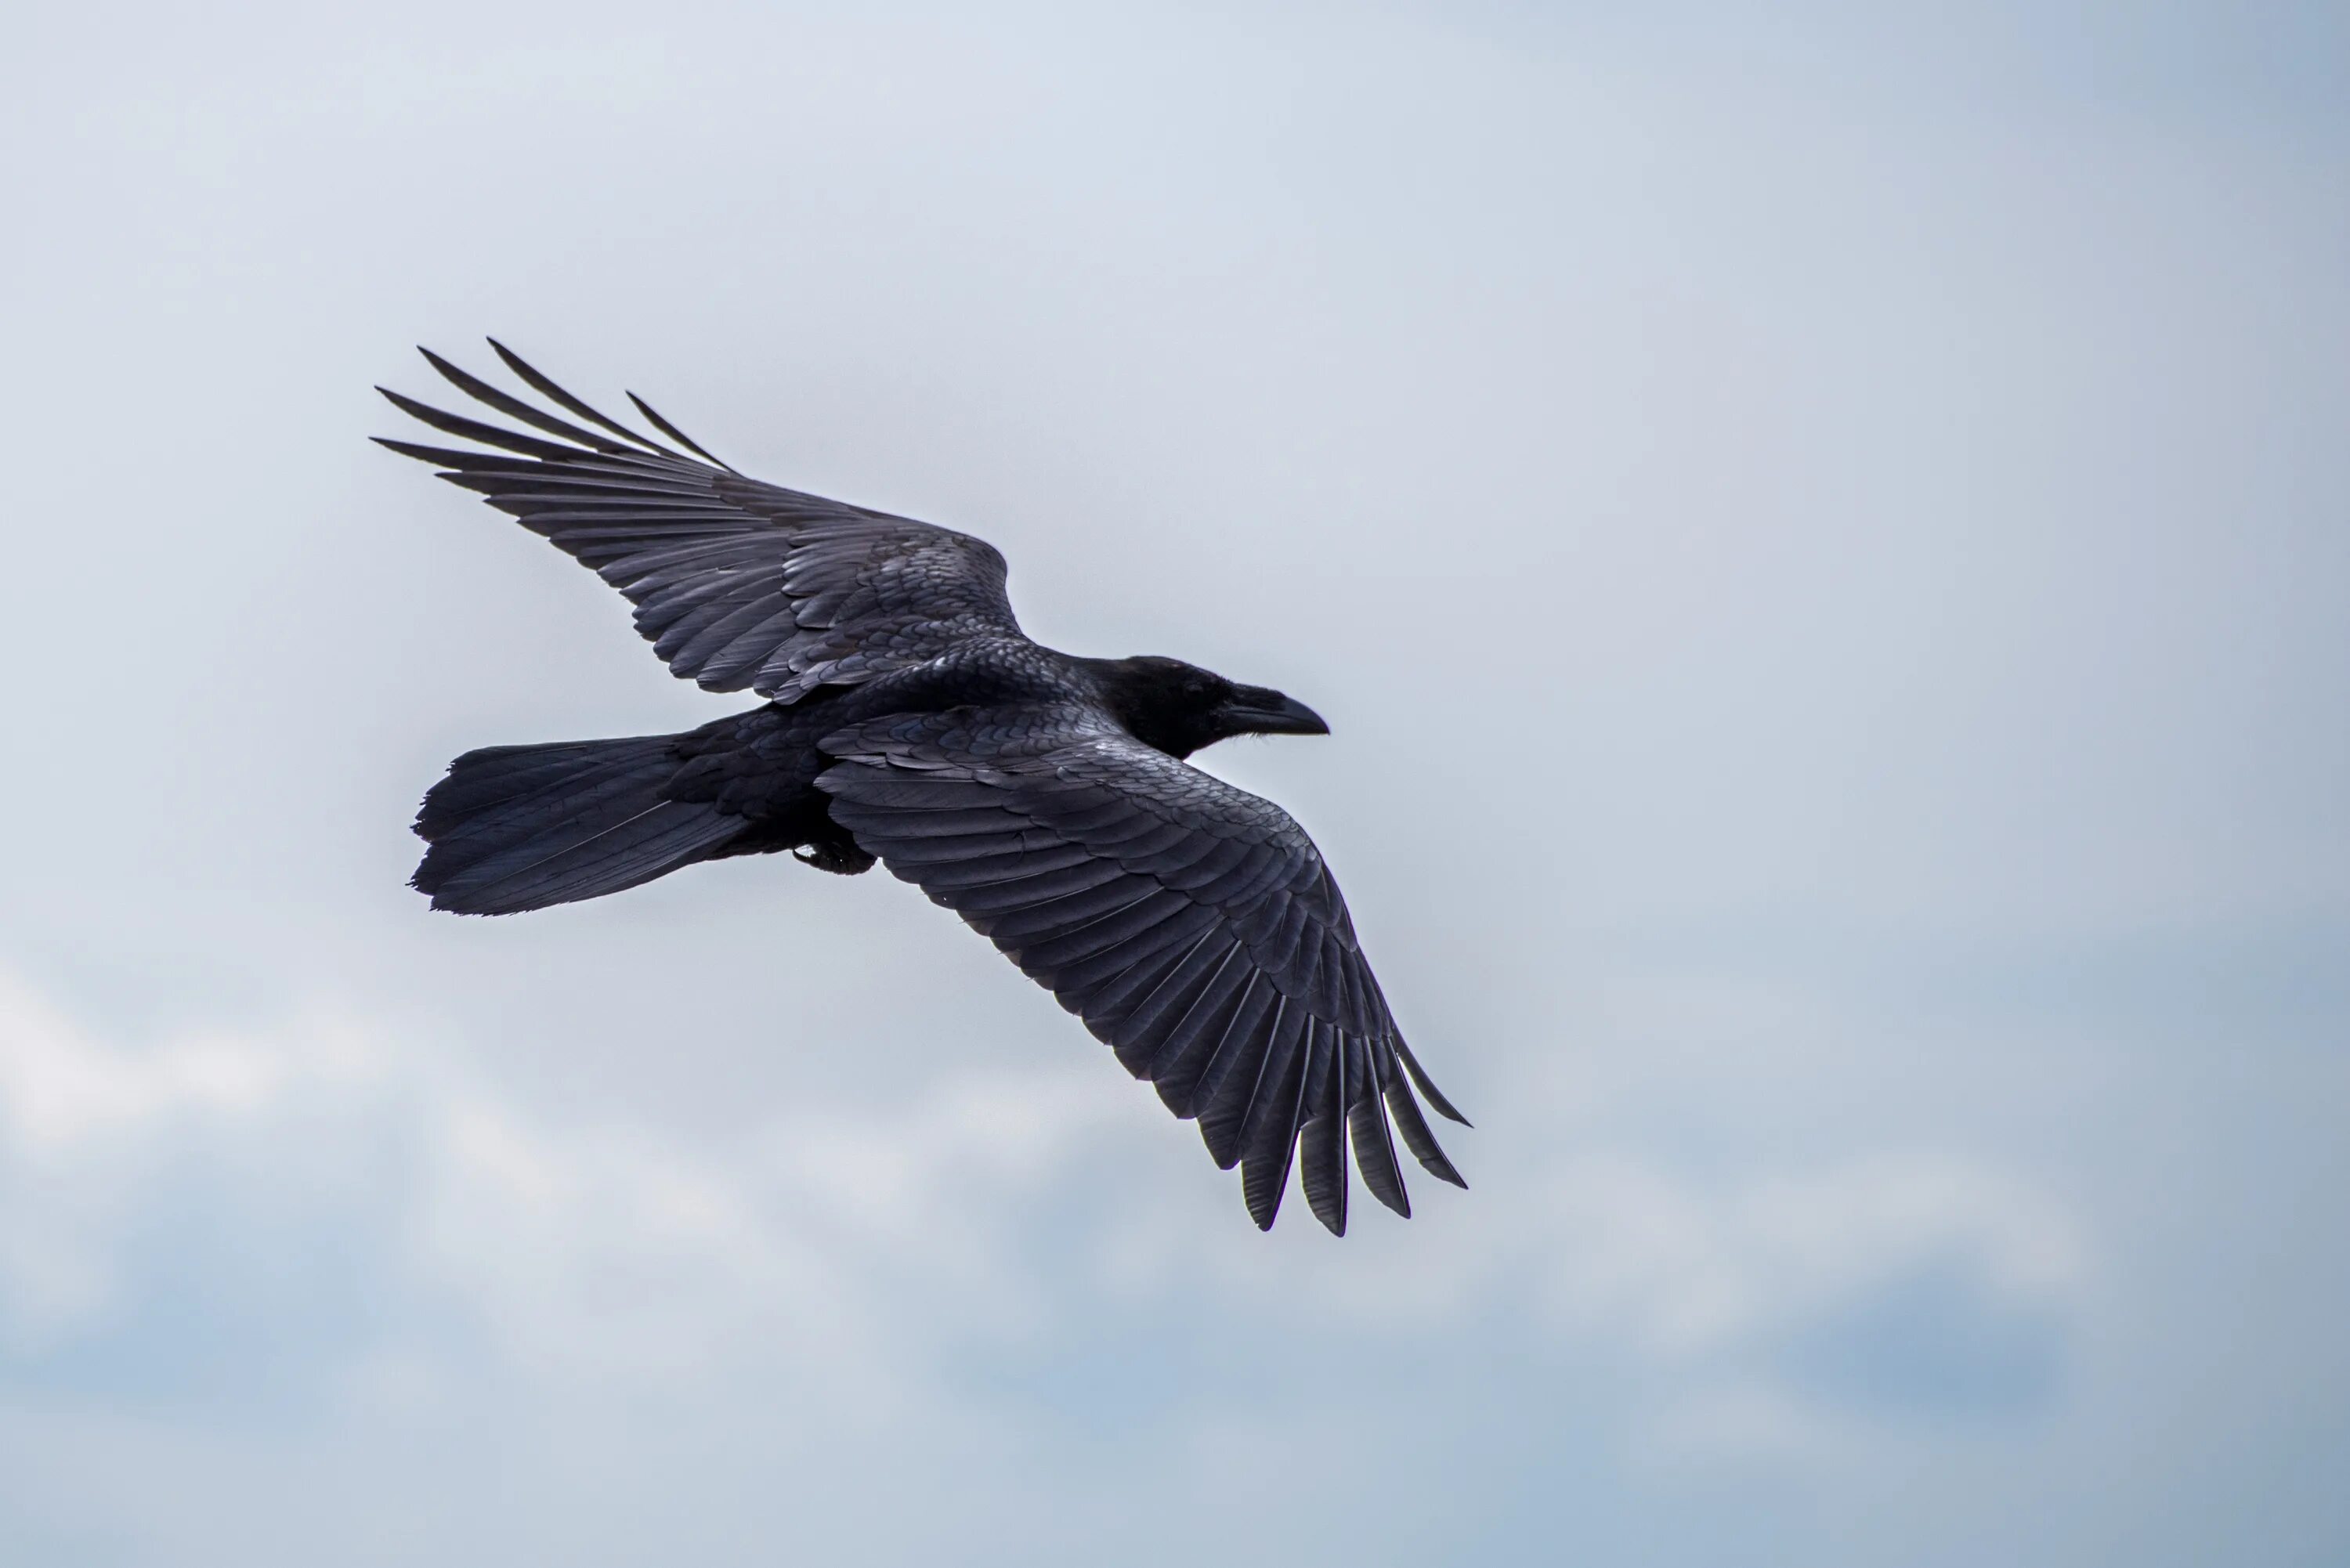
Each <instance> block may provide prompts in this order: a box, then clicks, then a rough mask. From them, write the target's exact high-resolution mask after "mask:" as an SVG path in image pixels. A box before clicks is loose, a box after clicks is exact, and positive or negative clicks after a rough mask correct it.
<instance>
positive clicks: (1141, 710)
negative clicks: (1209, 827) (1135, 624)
mask: <svg viewBox="0 0 2350 1568" xmlns="http://www.w3.org/2000/svg"><path fill="white" fill-rule="evenodd" d="M1086 662H1087V664H1089V665H1091V666H1092V667H1093V670H1094V671H1095V673H1096V674H1097V675H1098V676H1099V677H1100V678H1101V682H1102V691H1103V695H1104V696H1105V698H1106V699H1107V701H1108V703H1109V707H1110V711H1112V712H1114V713H1116V714H1117V715H1118V722H1120V723H1122V724H1124V725H1125V726H1126V728H1127V732H1128V733H1129V734H1131V735H1133V736H1134V738H1135V739H1136V740H1138V741H1140V742H1142V743H1143V744H1145V745H1147V746H1151V747H1155V748H1156V749H1158V750H1159V751H1162V752H1165V753H1167V754H1168V755H1169V756H1171V757H1188V756H1190V755H1191V753H1193V752H1196V751H1198V750H1200V749H1201V747H1202V746H1212V745H1214V744H1215V743H1216V742H1218V741H1223V740H1229V739H1231V738H1232V736H1234V735H1326V734H1328V733H1329V732H1330V726H1329V725H1328V724H1326V723H1325V722H1323V720H1322V715H1321V714H1319V713H1316V712H1315V711H1314V710H1313V709H1311V708H1308V707H1307V706H1306V705H1305V703H1303V702H1300V701H1297V700H1296V699H1295V698H1294V697H1288V696H1284V694H1282V693H1281V692H1279V691H1274V689H1273V688H1271V687H1270V686H1243V685H1241V684H1240V683H1239V682H1238V681H1233V680H1225V679H1224V678H1223V677H1222V676H1221V675H1219V674H1217V673H1216V672H1215V671H1214V670H1202V669H1201V668H1200V667H1199V666H1198V665H1196V664H1186V663H1184V662H1183V661H1182V660H1181V659H1161V658H1159V657H1158V656H1157V655H1155V654H1139V655H1137V656H1136V657H1134V658H1132V659H1088V660H1087V661H1086Z"/></svg>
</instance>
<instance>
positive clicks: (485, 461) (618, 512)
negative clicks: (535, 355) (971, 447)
mask: <svg viewBox="0 0 2350 1568" xmlns="http://www.w3.org/2000/svg"><path fill="white" fill-rule="evenodd" d="M491 347H493V348H496V349H497V351H498V354H499V356H500V358H503V359H504V361H505V363H506V365H507V367H508V368H509V369H512V370H513V371H514V373H515V375H516V376H517V377H519V378H520V379H522V380H523V381H525V383H527V384H528V385H529V386H530V387H531V388H532V389H534V390H535V391H536V392H537V393H538V394H539V395H540V396H541V397H543V398H545V399H546V400H547V401H549V402H551V403H553V404H555V405H556V406H557V407H558V408H561V409H563V410H565V411H566V412H567V414H569V415H571V416H572V417H571V418H563V417H559V416H557V415H555V414H551V413H549V412H547V411H546V410H545V409H543V408H540V407H537V406H536V405H535V404H532V403H529V402H526V401H525V400H522V399H520V398H517V397H514V396H512V395H511V394H509V393H506V392H504V391H501V390H499V389H497V388H495V387H493V386H491V385H490V384H489V383H488V382H486V381H484V380H482V379H479V378H478V377H475V376H473V375H471V374H469V373H468V372H466V371H464V370H462V369H458V368H457V367H456V366H454V365H452V364H451V363H450V362H449V361H447V360H446V359H443V358H441V357H440V356H439V355H437V354H434V353H432V351H431V350H430V349H427V350H425V352H424V357H425V358H426V359H428V360H429V361H431V363H432V368H433V369H435V370H438V371H439V372H440V373H441V374H442V376H443V377H444V378H446V379H448V380H449V381H450V382H451V383H452V384H453V385H454V386H455V387H457V388H458V389H460V390H461V391H463V392H464V393H465V394H466V395H467V396H468V397H470V398H473V400H475V401H477V402H480V403H482V404H484V406H486V407H488V408H491V409H494V410H496V411H498V412H499V413H501V414H504V415H505V416H506V417H507V418H509V419H512V420H515V421H519V422H520V423H522V424H525V425H527V426H529V427H531V428H532V429H533V430H536V431H543V432H545V433H544V435H530V434H525V433H524V432H523V431H515V430H511V429H508V428H505V427H504V426H501V425H494V424H491V423H488V422H486V421H482V420H476V419H470V418H467V417H466V416H464V415H462V414H452V413H450V412H448V411H446V410H442V409H436V408H433V407H432V406H430V405H429V404H425V403H421V402H418V401H417V400H415V399H413V398H406V397H402V396H401V395H400V394H399V393H398V392H391V391H386V392H384V394H383V395H384V396H385V397H387V398H389V399H390V400H391V401H392V402H393V403H394V404H395V405H396V406H398V407H399V408H400V410H401V411H402V412H404V413H407V414H410V415H411V416H413V417H414V418H416V419H417V420H420V421H422V422H423V423H425V424H427V425H430V426H432V428H433V429H434V430H437V431H442V432H443V433H445V434H448V435H453V436H456V437H458V438H460V439H461V440H464V441H476V442H479V443H480V444H481V445H483V446H485V447H489V448H493V449H494V450H492V451H489V452H467V451H463V450H459V449H455V448H451V447H438V446H425V445H420V444H418V443H416V442H413V441H390V440H387V439H385V438H383V437H381V436H379V437H377V438H376V439H377V440H378V441H381V442H382V444H383V445H385V446H388V447H390V449H391V450H392V451H394V452H401V453H404V454H405V455H407V456H410V457H414V458H421V459H422V460H423V461H425V462H431V463H433V464H435V465H437V466H438V467H440V468H441V470H442V475H441V476H442V478H443V479H446V480H449V481H451V482H452V483H456V484H461V485H463V486H464V487H465V488H466V489H468V490H474V491H479V492H480V493H482V494H483V495H484V496H485V497H486V498H487V499H488V501H489V503H490V504H491V505H493V506H494V507H496V508H497V509H498V510H500V511H501V512H505V513H509V514H512V515H514V516H515V517H516V518H518V519H520V520H521V523H522V524H523V526H524V527H525V528H528V529H530V530H531V531H532V532H533V533H536V534H539V535H544V536H546V538H547V539H548V540H550V541H552V542H553V543H554V545H556V548H558V549H560V550H562V551H564V552H565V553H566V554H567V555H569V556H573V557H575V558H576V559H577V560H578V561H579V562H581V563H582V564H583V565H585V566H590V567H593V568H594V569H595V571H596V572H597V574H598V576H601V577H603V579H604V580H605V581H606V582H608V583H609V584H611V585H612V586H613V587H616V588H618V589H619V590H620V592H621V593H623V594H625V595H626V596H628V597H629V601H630V602H631V603H633V604H634V605H635V606H636V607H637V615H636V619H637V629H638V630H639V632H641V633H643V634H644V636H645V637H646V638H647V639H649V640H650V641H651V643H652V644H653V651H654V652H655V653H657V654H659V655H660V657H661V659H663V660H664V661H665V662H666V663H667V664H668V665H669V667H670V669H671V670H673V671H675V672H676V673H677V674H679V675H681V676H682V677H684V678H685V679H687V680H693V681H698V682H699V683H700V684H701V685H702V686H703V687H704V688H706V689H707V690H709V691H742V690H743V689H744V688H745V687H747V688H749V689H750V690H752V691H757V692H759V693H760V694H761V695H763V696H766V697H772V698H774V699H775V700H776V701H779V702H790V701H794V700H795V699H797V698H798V697H800V696H801V695H802V694H804V693H806V692H807V691H812V690H814V689H815V688H816V687H817V686H821V685H825V684H827V683H830V684H833V685H840V686H850V685H855V684H857V683H858V682H860V681H864V680H872V679H873V678H875V677H876V676H879V675H884V674H887V673H888V672H889V671H890V670H899V669H903V668H905V667H907V666H909V665H913V664H920V663H922V662H924V661H925V660H927V659H934V658H936V657H937V656H938V655H939V654H941V653H942V652H945V651H946V650H947V649H950V648H951V647H953V646H954V645H955V644H956V643H958V642H960V641H962V640H963V639H967V638H972V637H1005V636H1010V637H1018V636H1020V635H1021V632H1020V626H1019V623H1018V622H1017V621H1015V620H1014V618H1013V615H1012V604H1011V601H1010V599H1009V598H1007V597H1005V594H1004V568H1003V556H1000V555H998V554H997V553H996V551H995V547H994V546H993V545H990V544H988V543H987V542H986V541H985V540H983V539H974V538H972V536H971V535H968V534H959V533H957V532H955V531H954V530H953V529H951V528H941V527H937V526H935V525H933V524H928V523H918V522H915V521H914V520H913V519H911V518H910V517H892V516H890V515H889V514H888V513H885V512H873V511H868V509H866V508H865V507H862V506H852V505H849V504H847V503H845V502H839V501H827V500H826V499H825V498H824V497H823V496H821V495H808V494H804V493H801V492H799V491H796V490H785V489H784V488H783V487H782V486H780V485H775V484H767V483H762V482H761V481H759V480H755V479H747V478H745V477H743V475H742V474H740V473H737V472H734V471H733V469H731V468H729V467H727V466H726V465H725V464H723V463H722V462H718V460H717V459H715V458H712V457H711V456H710V455H709V453H707V452H703V451H702V448H701V447H699V446H697V445H695V444H694V443H693V442H692V441H691V440H689V439H688V438H687V437H686V436H685V435H684V434H683V433H682V432H681V431H679V430H678V429H677V428H676V427H675V426H674V425H671V423H670V422H669V421H667V420H664V419H662V418H661V417H660V415H659V414H657V413H655V412H654V411H653V410H652V409H651V408H650V406H649V405H647V404H646V403H645V401H644V400H642V399H640V398H636V395H635V394H634V393H630V394H629V396H630V397H631V399H633V400H635V401H636V404H637V407H638V409H639V410H641V411H642V412H643V414H644V416H645V418H646V420H647V421H650V423H651V424H652V426H653V427H654V428H655V429H656V430H658V431H660V432H661V433H662V434H663V435H665V436H667V437H668V438H669V439H670V440H671V441H675V442H676V443H677V444H678V446H680V447H681V448H683V449H684V451H683V452H676V451H671V450H670V449H669V448H668V447H665V446H663V445H661V444H660V442H658V441H653V440H652V439H650V437H647V436H644V435H640V434H639V433H638V432H637V431H632V430H630V429H629V428H628V427H627V426H625V425H623V424H620V423H619V422H618V421H614V420H609V419H607V418H605V417H604V416H603V415H602V414H600V413H598V412H597V411H596V410H594V409H592V408H589V407H588V406H587V404H586V403H583V402H581V401H580V400H578V399H577V398H575V397H573V396H572V395H571V394H570V393H568V392H567V391H565V390H564V389H562V388H560V387H558V386H556V384H555V383H554V382H552V381H550V380H548V379H546V377H545V376H543V375H541V374H540V373H539V372H538V371H536V370H535V369H532V368H531V367H530V366H529V365H527V364H525V363H524V362H523V360H522V359H520V358H517V357H516V356H515V354H513V353H512V352H511V351H509V350H508V349H507V348H505V347H504V345H502V344H499V343H497V342H496V341H495V340H494V339H493V340H492V344H491ZM547 437H553V438H556V439H553V440H549V439H546V438H547ZM689 454H691V455H689Z"/></svg>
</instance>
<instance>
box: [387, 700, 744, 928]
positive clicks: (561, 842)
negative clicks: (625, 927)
mask: <svg viewBox="0 0 2350 1568" xmlns="http://www.w3.org/2000/svg"><path fill="white" fill-rule="evenodd" d="M679 765H680V764H679V759H678V756H677V753H676V752H675V750H674V748H673V738H672V737H671V736H668V735H651V736H644V737H640V738H637V739H631V740H619V741H567V742H558V743H556V744H552V745H540V746H492V747H489V748H488V749H486V750H484V751H478V752H468V753H465V754H464V755H463V756H462V757H459V758H458V759H457V760H456V761H455V762H454V763H451V764H450V765H449V776H448V777H446V778H444V779H442V781H441V782H440V783H439V784H435V785H433V786H432V791H431V792H430V793H429V794H426V795H425V797H424V805H423V807H422V809H421V810H420V811H419V812H418V813H417V817H416V832H417V834H418V835H419V836H421V837H422V838H423V839H425V840H426V842H427V843H429V844H430V845H431V846H432V847H431V848H430V849H428V850H427V851H426V852H425V856H424V861H423V864H421V865H420V866H419V867H417V868H416V877H415V881H414V886H415V888H416V889H417V890H418V891H419V892H421V893H426V894H430V895H431V896H432V907H433V908H434V909H453V910H455V911H457V912H458V913H460V914H467V915H506V914H514V913H516V912H518V911H520V910H524V909H545V908H546V907H547V906H548V905H550V904H567V903H572V902H575V901H577V900H578V899H581V898H601V897H602V896H603V895H605V894H607V893H617V892H619V891H620V890H621V889H622V888H633V887H635V886H637V885H638V884H639V883H640V882H650V881H651V880H652V879H653V878H654V877H660V876H661V875H663V874H665V873H667V872H670V871H673V870H675V869H677V868H678V867H681V866H684V865H688V864H690V863H691V862H693V861H696V860H702V859H706V858H708V857H710V856H711V855H712V853H714V852H716V851H717V850H719V849H721V848H722V847H723V846H725V844H726V843H727V842H728V841H729V840H731V839H733V838H734V837H736V836H738V835H740V834H741V833H742V831H743V820H742V818H740V817H738V816H733V815H725V814H723V813H722V812H720V811H719V809H718V808H717V807H716V806H715V805H712V804H710V803H707V802H693V801H676V800H671V799H669V798H668V796H667V790H668V786H669V784H670V781H671V779H672V778H674V777H675V776H676V774H677V771H678V768H679Z"/></svg>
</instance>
